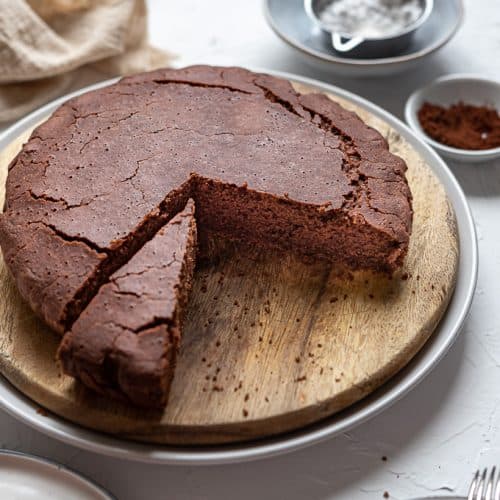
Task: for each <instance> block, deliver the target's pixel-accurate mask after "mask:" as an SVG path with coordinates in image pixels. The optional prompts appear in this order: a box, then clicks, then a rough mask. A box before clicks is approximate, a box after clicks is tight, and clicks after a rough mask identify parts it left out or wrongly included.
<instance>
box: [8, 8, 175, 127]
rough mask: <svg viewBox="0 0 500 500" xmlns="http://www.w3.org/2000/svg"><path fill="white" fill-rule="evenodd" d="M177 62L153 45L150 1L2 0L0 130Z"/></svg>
mask: <svg viewBox="0 0 500 500" xmlns="http://www.w3.org/2000/svg"><path fill="white" fill-rule="evenodd" d="M171 58H172V57H171V55H169V54H167V53H165V52H163V51H160V50H158V49H155V48H154V47H152V46H151V45H149V43H148V41H147V11H146V5H145V3H144V0H0V122H4V121H9V120H14V119H16V118H19V117H20V116H22V115H24V114H26V113H28V112H29V111H31V110H32V109H34V108H36V107H38V106H40V105H42V104H44V103H46V102H48V101H50V100H51V99H54V98H55V97H57V96H60V95H62V94H63V93H65V92H68V91H69V90H71V89H75V88H79V87H82V86H84V85H89V84H91V83H94V82H96V81H99V80H103V79H106V78H109V77H112V76H117V75H123V74H129V73H135V72H139V71H146V70H149V69H154V68H158V67H161V66H167V65H168V63H169V61H170V60H171Z"/></svg>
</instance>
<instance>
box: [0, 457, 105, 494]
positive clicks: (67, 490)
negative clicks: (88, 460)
mask: <svg viewBox="0 0 500 500" xmlns="http://www.w3.org/2000/svg"><path fill="white" fill-rule="evenodd" d="M0 498H16V499H18V500H23V499H26V500H30V499H33V498H37V499H40V500H44V499H45V500H49V499H50V500H63V499H66V498H72V499H73V500H113V498H114V497H112V496H111V495H110V494H109V493H107V492H105V491H104V490H103V489H102V488H101V487H100V486H97V485H96V484H95V483H93V482H91V481H90V480H88V479H87V478H84V477H83V476H81V475H80V474H79V473H77V472H75V471H72V470H71V469H68V468H66V467H64V466H63V465H60V464H58V463H55V462H52V461H51V460H48V459H46V458H41V457H37V456H35V455H28V454H26V453H20V452H17V451H10V450H0Z"/></svg>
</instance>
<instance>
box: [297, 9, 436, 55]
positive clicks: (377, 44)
mask: <svg viewBox="0 0 500 500" xmlns="http://www.w3.org/2000/svg"><path fill="white" fill-rule="evenodd" d="M335 1H337V0H304V9H305V11H306V13H307V15H308V16H309V17H310V18H311V19H312V20H313V22H314V23H316V24H317V25H318V26H319V27H320V28H321V30H322V31H323V33H324V35H325V36H326V37H327V39H329V40H330V41H331V44H332V47H333V49H334V50H335V51H336V52H338V53H339V54H340V55H345V54H347V55H349V56H350V57H359V58H364V57H366V58H373V57H388V56H397V55H399V54H401V53H402V52H403V51H404V50H405V49H406V48H407V47H408V45H409V44H410V42H411V40H412V38H413V36H414V35H415V32H416V31H417V30H418V29H419V28H420V27H421V26H422V25H423V24H424V23H425V21H427V18H428V17H429V16H430V14H431V12H432V9H433V7H434V0H419V4H420V5H419V6H420V9H421V11H420V14H419V15H418V17H417V18H416V19H415V21H413V22H411V23H410V24H408V25H406V26H405V27H403V28H402V29H400V30H399V31H398V32H396V33H390V34H386V35H385V36H382V35H380V36H373V35H372V34H370V35H366V34H359V33H348V32H346V31H345V30H344V31H338V30H337V31H332V28H331V26H330V25H328V24H327V23H325V22H324V21H323V19H322V14H323V12H324V11H325V9H327V8H328V7H329V6H331V5H333V3H334V2H335Z"/></svg>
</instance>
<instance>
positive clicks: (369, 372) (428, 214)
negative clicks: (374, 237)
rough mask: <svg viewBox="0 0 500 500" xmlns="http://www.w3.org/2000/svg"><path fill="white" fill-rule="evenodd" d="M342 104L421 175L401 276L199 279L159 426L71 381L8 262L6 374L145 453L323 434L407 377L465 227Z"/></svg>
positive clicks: (297, 272) (213, 273) (8, 153)
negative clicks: (326, 425)
mask: <svg viewBox="0 0 500 500" xmlns="http://www.w3.org/2000/svg"><path fill="white" fill-rule="evenodd" d="M296 87H297V88H298V90H300V91H301V92H308V91H309V92H310V91H311V90H312V89H310V88H306V87H304V86H302V85H300V86H299V85H296ZM332 97H333V96H332ZM333 98H334V99H335V100H337V101H339V102H341V104H343V105H344V106H345V107H347V108H349V109H353V110H355V111H356V112H357V113H358V114H359V115H360V116H361V117H362V118H363V119H364V120H365V121H366V122H367V123H368V124H370V125H372V126H374V127H375V128H376V129H377V130H379V131H380V132H381V133H382V134H383V135H384V136H385V137H386V138H387V139H388V141H389V144H390V147H391V151H393V152H394V153H396V154H398V155H400V156H401V157H403V158H404V159H405V161H406V162H407V164H408V174H407V176H408V180H409V183H410V187H411V190H412V193H413V196H414V210H415V217H414V227H413V234H412V237H411V242H410V249H409V253H408V257H407V259H406V263H405V268H404V269H403V270H402V273H401V274H400V275H398V276H395V277H394V278H393V279H392V280H388V279H383V278H375V277H373V276H356V277H355V279H353V280H350V281H349V280H348V281H346V280H345V279H342V278H339V276H338V275H337V273H336V272H335V269H331V268H329V267H325V265H324V264H323V265H319V264H314V265H306V264H304V263H302V262H299V261H297V260H296V259H294V258H292V257H285V258H283V256H278V255H270V254H267V253H266V254H265V255H261V254H259V253H256V252H255V251H254V250H252V249H246V248H244V247H239V248H236V247H234V248H232V249H230V251H228V252H226V253H224V255H223V256H222V257H221V258H220V259H217V261H216V262H214V263H213V264H212V265H211V266H210V267H203V266H202V267H201V268H200V269H199V270H198V271H197V274H196V277H195V285H194V290H193V294H192V298H191V302H190V306H189V312H188V318H187V322H186V325H185V329H184V336H183V343H182V348H181V353H180V357H179V361H178V367H177V371H176V375H175V379H174V383H173V387H172V393H171V396H170V401H169V404H168V406H167V408H166V410H165V411H164V412H163V413H153V412H151V413H147V412H145V411H144V410H137V409H135V408H131V407H129V406H126V405H123V404H120V403H116V402H114V401H110V400H108V399H106V398H102V397H100V396H97V395H95V394H92V393H90V392H89V391H88V390H86V389H85V388H84V387H82V386H81V385H80V384H78V383H76V382H75V381H73V380H72V379H71V378H70V377H67V376H64V375H61V373H60V370H59V368H58V366H57V365H56V363H55V352H56V348H57V345H58V342H59V338H58V336H57V335H56V334H54V333H53V332H51V331H50V330H49V329H48V328H47V327H46V326H45V325H44V324H43V323H42V322H41V321H40V320H38V319H37V318H36V317H35V316H34V315H33V314H32V313H31V310H30V309H29V307H28V306H27V305H26V304H25V303H24V302H23V301H22V299H21V298H20V296H19V294H18V292H17V290H16V288H15V285H14V284H13V281H12V279H11V277H10V276H9V274H8V272H7V270H6V268H5V265H4V263H3V261H0V290H1V295H0V297H1V298H0V370H1V372H2V373H3V374H4V375H5V376H6V377H7V379H8V380H10V381H11V383H12V384H14V385H15V386H16V387H17V388H18V389H19V390H21V391H22V392H23V393H25V394H26V395H28V396H29V397H31V398H32V399H33V400H35V401H36V402H37V403H39V404H40V405H42V406H43V407H44V408H47V409H48V410H50V411H52V412H54V413H56V414H59V415H61V416H63V417H65V418H67V419H69V420H71V421H73V422H76V423H79V424H82V425H84V426H87V427H90V428H93V429H97V430H102V431H106V432H110V433H113V434H118V435H121V436H123V437H127V438H130V439H135V440H140V441H148V442H158V443H170V444H210V443H227V442H234V441H243V440H249V439H254V438H257V437H263V436H269V435H273V434H277V433H281V432H284V431H288V430H291V429H295V428H298V427H300V426H303V425H306V424H308V423H311V422H315V421H318V420H320V419H322V418H324V417H326V416H328V415H331V414H333V413H335V412H337V411H339V410H341V409H343V408H345V407H347V406H349V405H351V404H352V403H354V402H356V401H358V400H359V399H361V398H363V397H364V396H366V395H367V394H369V393H370V392H372V391H373V390H374V389H376V388H377V387H379V386H380V385H381V384H382V383H383V382H385V381H386V380H387V379H388V378H390V377H391V376H392V375H394V374H395V373H396V372H397V371H399V370H400V369H401V368H402V367H403V366H404V365H406V364H407V363H408V361H409V360H410V359H411V358H412V357H413V356H414V355H415V354H416V353H417V352H418V350H419V349H420V348H421V347H422V346H423V344H424V343H425V342H426V340H427V339H428V338H429V336H430V335H431V333H432V332H433V330H434V329H435V327H436V325H437V323H438V321H439V319H440V318H441V316H442V315H443V313H444V311H445V309H446V307H447V305H448V302H449V299H450V297H451V294H452V292H453V289H454V285H455V279H456V275H457V266H458V236H457V229H456V224H455V217H454V214H453V210H452V208H451V206H450V203H449V201H448V199H447V197H446V194H445V192H444V188H443V187H442V185H441V184H440V183H439V181H438V179H437V178H436V176H435V175H434V174H433V173H432V171H431V170H430V168H429V167H428V166H427V165H426V164H425V163H424V161H423V160H422V159H421V158H420V157H419V155H418V154H417V153H416V152H415V151H414V150H413V149H412V148H411V147H410V146H409V145H408V144H407V143H406V142H405V141H404V139H403V138H401V137H400V136H399V135H398V133H396V132H395V131H394V130H392V129H391V128H390V127H389V126H388V125H387V124H386V123H384V122H383V121H381V120H380V119H378V118H376V117H374V116H373V115H371V114H370V113H368V112H366V111H365V110H364V109H361V108H359V107H357V106H355V105H354V104H352V103H350V102H347V101H344V100H342V99H339V98H337V97H333ZM28 135H29V134H28V133H27V134H25V135H24V136H23V137H20V138H19V139H18V140H16V141H15V142H14V143H13V144H11V145H10V146H9V147H8V148H7V149H6V150H4V151H3V152H2V153H1V154H0V186H2V189H1V191H0V203H1V204H2V205H3V198H4V185H5V178H6V174H7V165H8V163H9V162H10V161H11V159H12V158H13V157H14V155H15V153H16V152H17V151H18V150H19V148H20V147H21V144H22V143H23V141H24V140H26V138H27V136H28ZM406 275H408V278H407V279H404V278H405V277H406Z"/></svg>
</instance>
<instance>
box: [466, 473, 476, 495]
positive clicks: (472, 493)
mask: <svg viewBox="0 0 500 500" xmlns="http://www.w3.org/2000/svg"><path fill="white" fill-rule="evenodd" d="M478 482H479V470H477V471H476V473H475V474H474V479H473V480H472V484H471V485H470V489H469V494H468V495H467V500H475V499H476V498H477V497H476V489H477V484H478Z"/></svg>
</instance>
